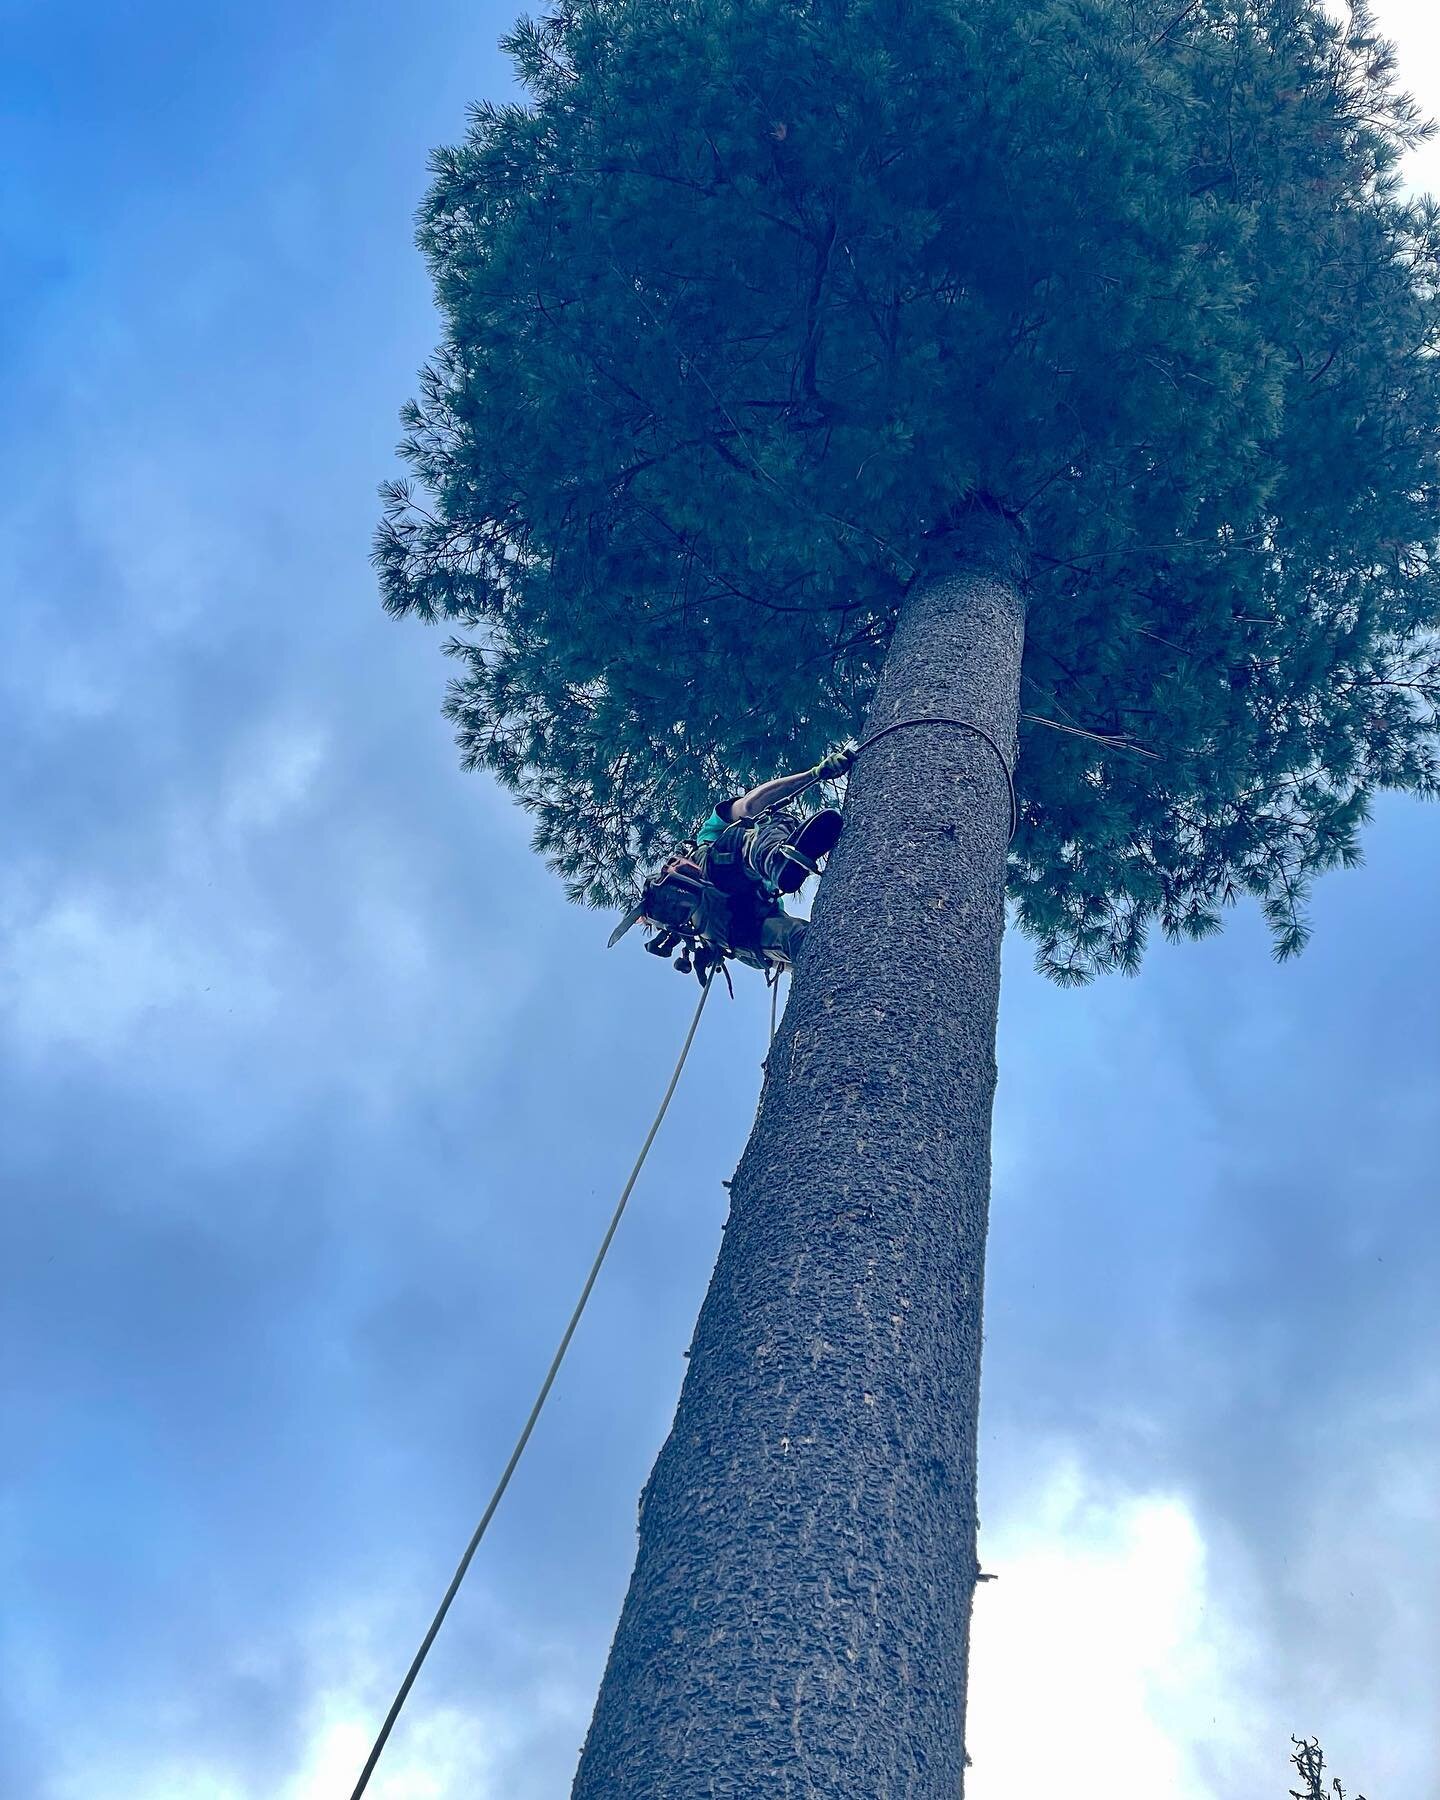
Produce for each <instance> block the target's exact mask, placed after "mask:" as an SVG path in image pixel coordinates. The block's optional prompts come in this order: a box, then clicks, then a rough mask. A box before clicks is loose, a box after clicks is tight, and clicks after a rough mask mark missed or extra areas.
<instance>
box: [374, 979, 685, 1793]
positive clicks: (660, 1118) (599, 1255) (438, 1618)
mask: <svg viewBox="0 0 1440 1800" xmlns="http://www.w3.org/2000/svg"><path fill="white" fill-rule="evenodd" d="M709 998H710V986H709V983H708V982H706V983H703V984H702V986H701V990H700V1002H699V1005H698V1006H696V1008H695V1016H694V1017H693V1018H692V1019H691V1021H690V1029H689V1031H687V1032H686V1034H685V1042H684V1043H683V1044H682V1045H681V1046H680V1055H679V1057H678V1058H677V1059H676V1062H675V1068H674V1070H673V1072H672V1073H671V1076H670V1085H669V1086H668V1087H667V1088H666V1089H665V1096H664V1098H663V1099H662V1100H661V1102H660V1107H659V1110H658V1111H657V1112H656V1114H655V1118H654V1120H653V1122H652V1123H651V1126H650V1129H649V1131H648V1132H647V1133H646V1136H645V1142H644V1143H643V1144H642V1145H641V1146H640V1154H639V1156H637V1157H636V1159H635V1167H634V1168H633V1169H631V1171H630V1179H629V1180H628V1181H627V1182H626V1183H625V1186H624V1188H623V1189H622V1190H621V1193H620V1198H619V1200H618V1201H617V1202H616V1204H615V1211H614V1213H613V1214H612V1215H611V1219H610V1225H609V1228H608V1229H607V1231H606V1233H605V1236H604V1237H603V1238H602V1239H601V1242H600V1248H599V1250H598V1251H597V1252H596V1254H595V1260H594V1262H593V1263H591V1265H590V1273H589V1274H588V1275H587V1276H586V1277H585V1285H584V1287H583V1288H581V1290H580V1298H579V1299H578V1300H577V1301H576V1302H575V1310H574V1311H573V1312H572V1313H571V1315H570V1323H569V1324H568V1325H567V1326H566V1327H565V1334H564V1336H563V1337H562V1338H561V1339H560V1344H559V1348H558V1349H557V1350H556V1352H555V1354H554V1356H553V1357H552V1358H551V1359H550V1367H549V1369H548V1370H547V1371H546V1373H545V1379H544V1381H542V1382H541V1384H540V1391H539V1393H538V1394H536V1396H535V1404H534V1405H533V1406H532V1407H531V1408H530V1416H529V1418H528V1419H526V1421H525V1424H524V1426H523V1427H522V1429H521V1432H520V1435H519V1437H518V1438H516V1440H515V1448H514V1449H513V1450H512V1451H511V1452H510V1460H509V1462H507V1463H506V1465H505V1468H504V1471H503V1473H502V1474H501V1476H500V1479H499V1481H498V1482H496V1484H495V1491H494V1493H493V1494H491V1496H490V1501H489V1504H488V1505H487V1506H486V1508H485V1511H484V1512H483V1513H482V1514H481V1517H480V1523H479V1524H478V1525H477V1526H476V1527H475V1531H474V1534H473V1536H472V1537H471V1539H470V1542H469V1544H468V1545H466V1548H465V1554H464V1555H463V1556H462V1557H461V1558H460V1563H459V1566H458V1567H457V1568H456V1570H455V1573H454V1575H453V1576H452V1577H451V1579H450V1585H449V1587H448V1588H446V1590H445V1597H444V1599H443V1600H442V1601H441V1602H440V1607H439V1610H438V1611H437V1612H436V1614H435V1617H434V1618H433V1619H432V1620H431V1621H430V1629H429V1630H428V1631H427V1632H426V1633H425V1636H424V1639H423V1640H422V1642H421V1645H420V1648H419V1649H418V1650H417V1651H416V1652H415V1659H414V1661H413V1662H412V1663H411V1664H410V1668H409V1670H408V1672H407V1673H406V1676H405V1679H404V1680H403V1681H402V1682H401V1683H400V1690H399V1692H398V1693H397V1694H396V1696H395V1698H394V1700H393V1701H392V1702H391V1706H390V1710H389V1712H388V1713H386V1715H385V1723H384V1724H383V1725H382V1726H381V1727H380V1732H379V1735H378V1736H377V1737H376V1739H375V1742H374V1745H373V1746H372V1748H371V1751H370V1754H369V1756H368V1757H367V1758H366V1760H365V1767H364V1768H363V1769H362V1770H361V1771H360V1779H359V1780H358V1781H357V1782H356V1783H355V1787H354V1789H353V1791H352V1793H351V1795H350V1800H360V1796H361V1795H362V1794H363V1793H364V1792H365V1789H366V1788H367V1786H368V1785H369V1782H370V1777H371V1775H372V1774H374V1772H375V1765H376V1763H378V1762H379V1760H380V1753H381V1752H382V1751H383V1750H384V1748H385V1745H386V1743H387V1742H388V1740H389V1737H390V1732H391V1730H392V1728H393V1726H394V1724H395V1721H396V1720H397V1719H398V1718H399V1717H400V1709H401V1708H402V1707H403V1706H404V1704H405V1701H406V1699H407V1697H408V1695H409V1693H410V1690H411V1688H412V1687H413V1686H414V1685H415V1677H416V1676H417V1675H418V1674H419V1673H420V1669H421V1665H422V1664H423V1663H424V1661H425V1658H426V1657H427V1656H428V1655H429V1654H430V1646H431V1645H432V1644H433V1643H434V1642H435V1639H436V1637H437V1635H438V1634H439V1631H440V1627H441V1626H442V1625H443V1624H444V1623H445V1615H446V1613H448V1612H449V1610H450V1602H451V1601H452V1600H453V1599H454V1598H455V1596H456V1594H457V1593H458V1592H459V1591H460V1583H461V1582H462V1581H463V1580H464V1579H465V1571H466V1570H467V1569H468V1568H469V1567H470V1562H471V1558H472V1557H473V1556H474V1555H475V1552H476V1551H477V1550H478V1549H479V1547H480V1540H481V1538H483V1537H484V1535H485V1532H486V1528H487V1527H488V1526H489V1524H490V1521H491V1519H492V1518H493V1517H494V1516H495V1509H496V1507H498V1506H499V1504H500V1501H501V1499H502V1497H503V1496H504V1493H505V1490H506V1488H507V1487H509V1485H510V1477H511V1476H512V1475H513V1474H514V1473H515V1469H516V1465H517V1464H518V1463H519V1461H520V1458H521V1457H522V1456H523V1455H524V1453H525V1446H526V1445H527V1444H528V1443H529V1442H530V1433H531V1432H532V1431H533V1430H534V1429H535V1421H536V1420H537V1419H538V1418H539V1417H540V1409H541V1408H542V1407H543V1406H544V1404H545V1402H546V1400H547V1399H548V1398H549V1396H550V1389H551V1388H552V1387H553V1386H554V1385H555V1377H556V1376H557V1375H558V1374H559V1372H560V1365H561V1363H562V1362H563V1361H564V1360H565V1352H566V1351H567V1350H568V1349H569V1348H570V1340H571V1338H573V1337H574V1335H575V1328H576V1327H577V1326H578V1325H579V1323H580V1315H581V1314H582V1313H583V1312H584V1310H585V1303H586V1301H588V1300H589V1298H590V1291H591V1289H592V1288H593V1287H594V1286H595V1283H596V1281H597V1280H598V1278H599V1275H600V1269H601V1266H602V1265H603V1263H604V1261H605V1256H606V1253H607V1251H608V1250H609V1248H610V1243H611V1240H612V1239H613V1238H614V1236H615V1233H616V1231H617V1230H619V1227H620V1220H621V1217H622V1215H623V1214H624V1211H625V1205H626V1202H627V1201H628V1200H629V1198H630V1193H631V1190H632V1189H633V1188H634V1186H635V1183H636V1182H637V1181H638V1180H639V1178H640V1171H641V1170H642V1169H643V1168H644V1167H645V1158H646V1157H647V1156H648V1155H649V1154H650V1146H651V1145H652V1144H653V1143H654V1142H655V1139H656V1136H657V1135H658V1133H659V1130H660V1126H661V1124H662V1123H663V1122H664V1118H665V1114H666V1113H667V1112H668V1111H669V1109H670V1102H671V1100H672V1099H673V1098H674V1094H675V1089H676V1088H677V1087H678V1086H679V1084H680V1075H681V1072H682V1071H683V1069H684V1067H685V1061H686V1058H687V1057H688V1056H689V1054H690V1046H691V1044H693V1043H694V1042H695V1033H696V1031H697V1030H698V1029H699V1026H700V1015H701V1013H703V1012H704V1010H705V1002H706V1001H707V1000H708V999H709Z"/></svg>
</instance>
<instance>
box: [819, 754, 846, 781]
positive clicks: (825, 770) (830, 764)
mask: <svg viewBox="0 0 1440 1800" xmlns="http://www.w3.org/2000/svg"><path fill="white" fill-rule="evenodd" d="M854 760H855V752H854V751H853V750H832V751H831V753H830V755H829V756H827V757H826V758H825V759H824V761H823V762H818V763H816V765H815V774H816V775H817V776H818V777H819V779H820V780H821V781H834V780H836V778H837V777H839V776H841V775H843V774H844V773H845V772H846V770H847V769H848V768H849V767H850V765H851V763H853V762H854Z"/></svg>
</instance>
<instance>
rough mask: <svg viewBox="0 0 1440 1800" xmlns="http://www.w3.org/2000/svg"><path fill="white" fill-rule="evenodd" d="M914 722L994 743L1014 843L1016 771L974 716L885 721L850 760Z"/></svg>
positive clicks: (933, 715) (796, 796)
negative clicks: (950, 728) (952, 727)
mask: <svg viewBox="0 0 1440 1800" xmlns="http://www.w3.org/2000/svg"><path fill="white" fill-rule="evenodd" d="M912 725H955V726H958V728H959V729H960V730H961V731H973V732H974V734H975V736H976V737H978V738H982V739H983V740H984V741H985V742H986V743H987V744H988V745H989V746H990V748H991V749H992V750H993V751H994V752H995V754H996V756H997V757H998V758H999V761H1000V767H1001V768H1002V769H1003V770H1004V771H1005V788H1006V792H1007V793H1008V794H1009V796H1010V836H1009V837H1008V838H1007V839H1006V840H1005V841H1006V843H1007V844H1013V843H1014V841H1015V833H1016V831H1017V830H1018V829H1019V826H1020V806H1019V802H1018V801H1017V800H1016V798H1015V772H1014V770H1013V769H1012V768H1011V767H1010V759H1009V757H1007V756H1006V754H1005V752H1004V751H1003V750H1002V749H1001V748H1000V746H999V745H998V744H997V743H996V742H995V740H994V738H993V737H991V735H990V733H989V732H988V731H986V730H985V729H984V728H983V727H982V726H980V725H977V724H975V723H974V721H973V720H971V719H949V718H944V717H941V716H940V715H939V714H936V713H925V714H923V715H922V716H921V717H920V718H916V719H896V720H895V722H894V724H892V725H882V726H881V727H880V729H879V731H872V732H871V734H870V736H869V737H867V738H866V739H865V740H864V741H863V743H859V744H857V745H856V746H855V748H854V749H853V750H852V751H851V752H850V760H851V761H852V762H853V761H854V760H855V758H856V757H857V756H860V755H862V754H863V753H864V752H865V751H866V750H868V749H869V748H870V746H871V745H872V744H878V743H879V742H880V740H881V738H883V737H889V735H890V733H891V732H892V731H908V730H909V728H910V727H911V726H912ZM820 779H821V777H820V776H818V775H814V776H812V777H811V779H810V780H809V781H807V782H806V783H805V786H804V787H800V788H796V790H795V792H794V793H793V794H790V795H788V796H787V797H786V799H785V800H783V801H777V802H776V805H777V806H780V805H788V804H789V802H790V801H791V800H798V799H799V798H800V796H801V794H803V793H805V792H807V791H808V790H809V789H810V788H812V787H814V786H815V784H816V782H817V781H819V780H820ZM766 810H767V811H770V810H772V809H770V808H768V807H767V808H766Z"/></svg>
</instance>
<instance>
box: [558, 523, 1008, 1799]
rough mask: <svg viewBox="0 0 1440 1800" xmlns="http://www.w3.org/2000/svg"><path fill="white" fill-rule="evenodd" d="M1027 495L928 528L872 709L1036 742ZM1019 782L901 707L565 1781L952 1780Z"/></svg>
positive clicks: (812, 943) (979, 747) (759, 1786)
mask: <svg viewBox="0 0 1440 1800" xmlns="http://www.w3.org/2000/svg"><path fill="white" fill-rule="evenodd" d="M1023 588H1024V555H1023V548H1022V545H1021V541H1020V537H1019V534H1018V532H1017V531H1016V529H1015V527H1014V525H1013V524H1011V523H1010V522H1009V521H1007V520H1006V519H1005V518H1003V517H1002V516H1001V515H1000V514H998V513H997V512H995V511H993V510H992V509H989V508H986V507H978V506H977V507H972V508H970V509H968V510H967V511H966V512H965V513H963V514H962V515H960V516H959V518H958V519H957V521H956V523H955V525H954V527H953V529H951V530H950V531H948V532H947V533H946V534H945V535H944V536H943V537H940V538H937V539H934V540H931V541H930V542H929V543H928V545H927V550H926V555H925V561H924V564H923V565H922V567H921V569H920V571H919V573H918V574H917V576H916V578H915V580H914V582H913V583H912V585H911V588H910V592H909V595H908V597H907V599H906V601H905V604H904V606H903V608H902V610H901V614H900V617H899V620H898V623H897V625H896V629H895V634H894V639H893V642H892V645H891V649H890V653H889V658H888V660H887V662H886V666H885V670H884V673H883V676H882V679H881V682H880V686H879V690H878V692H877V694H876V697H875V703H874V706H873V708H872V711H871V717H870V720H869V725H868V730H869V731H871V732H873V731H877V730H879V729H880V728H881V727H883V726H886V725H889V724H891V723H893V722H895V721H897V720H901V719H911V718H915V717H917V716H922V715H927V714H929V715H935V714H945V715H947V716H950V717H955V718H961V719H969V720H972V721H973V722H974V723H975V724H976V725H979V726H981V727H982V728H983V729H984V730H985V731H987V732H988V733H989V734H990V736H991V737H992V738H993V739H994V740H995V742H996V743H997V744H998V745H999V746H1001V747H1002V748H1003V749H1004V751H1005V754H1006V756H1007V757H1013V754H1014V749H1015V744H1016V728H1017V727H1016V720H1017V712H1018V706H1019V682H1020V652H1021V643H1022V638H1023V631H1024V611H1023V599H1022V595H1023ZM1009 825H1010V815H1009V798H1008V793H1007V787H1006V779H1005V773H1004V770H1003V769H1002V768H1001V766H1000V763H999V760H998V758H997V757H996V754H995V751H994V750H993V749H992V748H990V746H988V745H987V744H986V743H985V742H984V741H983V740H982V739H980V738H979V737H977V736H976V735H975V734H974V733H972V732H969V731H963V730H957V729H955V728H953V727H951V726H942V725H922V726H917V727H915V728H913V729H910V730H905V731H896V732H892V733H890V734H889V735H888V736H886V737H885V738H883V739H882V740H881V741H880V742H878V743H877V744H875V745H874V746H873V748H871V749H870V750H868V751H867V752H866V753H865V754H864V755H863V756H862V757H861V758H860V760H859V761H858V763H857V764H856V766H855V769H854V771H853V773H852V775H851V778H850V788H849V797H848V803H847V812H846V830H845V835H844V837H843V838H842V840H841V842H840V846H839V848H838V849H837V851H836V852H835V855H834V857H833V858H832V860H831V864H830V868H829V870H828V871H827V873H826V875H825V877H824V879H823V880H822V882H821V885H820V892H819V897H818V899H817V902H816V907H815V922H814V925H813V927H812V930H811V932H810V935H809V938H808V940H807V942H806V945H805V948H804V950H803V952H802V955H801V959H800V964H799V967H798V969H797V970H796V974H795V982H794V991H793V993H792V995H791V997H790V1001H789V1004H788V1005H787V1007H786V1009H785V1017H784V1021H783V1024H782V1026H781V1029H780V1032H779V1034H778V1036H777V1037H776V1040H775V1043H774V1045H773V1047H772V1050H771V1053H770V1058H769V1065H768V1072H767V1077H766V1082H765V1090H764V1093H763V1095H762V1099H761V1105H760V1112H759V1117H758V1119H757V1121H756V1125H755V1129H754V1132H753V1134H752V1136H751V1138H750V1143H749V1146H748V1147H747V1149H746V1151H745V1155H744V1157H743V1158H742V1160H741V1163H740V1167H739V1169H738V1170H737V1171H736V1175H735V1179H734V1182H733V1184H732V1187H731V1193H730V1203H731V1204H730V1217H729V1220H728V1223H727V1226H726V1234H725V1239H724V1243H723V1245H722V1248H721V1251H720V1258H719V1262H718V1264H717V1266H716V1270H715V1275H714V1279H713V1280H712V1282H711V1284H710V1291H709V1293H708V1294H707V1296H706V1299H705V1304H704V1307H703V1308H702V1310H701V1313H700V1320H699V1324H698V1325H697V1327H696V1332H695V1339H694V1344H693V1347H692V1349H691V1354H690V1366H689V1370H688V1372H687V1375H686V1378H685V1383H684V1388H683V1390H682V1392H681V1396H680V1404H679V1409H678V1412H677V1414H676V1418H675V1424H674V1427H673V1429H672V1431H671V1433H670V1436H669V1438H668V1440H667V1441H666V1443H665V1446H664V1448H663V1449H662V1450H661V1452H660V1456H659V1458H658V1460H657V1462H656V1464H655V1469H654V1471H653V1473H652V1475H651V1477H650V1481H649V1483H648V1484H647V1486H646V1488H645V1492H644V1494H643V1496H642V1499H641V1508H640V1549H639V1558H638V1561H637V1564H636V1568H635V1573H634V1577H633V1579H632V1581H631V1585H630V1592H629V1595H628V1597H627V1599H626V1602H625V1608H624V1612H623V1613H622V1616H621V1619H620V1625H619V1629H618V1630H617V1632H616V1636H615V1642H614V1645H613V1647H612V1650H611V1653H610V1662H609V1666H608V1668H607V1670H606V1674H605V1680H604V1683H603V1686H602V1687H601V1690H600V1698H599V1702H598V1704H597V1707H596V1711H595V1718H594V1721H593V1723H592V1725H591V1728H590V1734H589V1737H588V1739H587V1741H586V1745H585V1749H584V1753H583V1755H582V1758H581V1762H580V1769H579V1773H578V1775H577V1777H576V1781H575V1787H574V1790H573V1796H574V1800H702V1796H721V1795H724V1796H735V1797H736V1800H784V1797H787V1796H789V1797H793V1800H801V1797H802V1796H804V1797H808V1800H842V1797H843V1800H901V1797H902V1796H904V1797H906V1800H941V1797H942V1796H943V1797H944V1800H954V1797H955V1796H956V1795H958V1794H959V1793H960V1792H961V1790H962V1784H963V1772H964V1759H965V1751H964V1725H965V1680H966V1660H967V1653H968V1643H969V1630H970V1608H971V1601H972V1598H973V1595H974V1587H975V1579H976V1575H977V1572H978V1571H977V1565H976V1549H975V1533H976V1512H975V1449H976V1424H977V1402H978V1391H979V1379H980V1341H981V1330H980V1326H981V1294H982V1282H983V1274H984V1258H985V1231H986V1217H987V1208H988V1195H989V1167H990V1113H991V1101H992V1098H993V1094H994V1086H995V1055H994V1043H995V1018H996V1007H997V1002H998V997H999V983H1000V941H1001V935H1002V932H1003V928H1004V890H1005V846H1006V839H1007V835H1008V831H1009Z"/></svg>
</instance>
